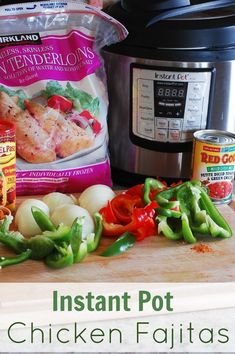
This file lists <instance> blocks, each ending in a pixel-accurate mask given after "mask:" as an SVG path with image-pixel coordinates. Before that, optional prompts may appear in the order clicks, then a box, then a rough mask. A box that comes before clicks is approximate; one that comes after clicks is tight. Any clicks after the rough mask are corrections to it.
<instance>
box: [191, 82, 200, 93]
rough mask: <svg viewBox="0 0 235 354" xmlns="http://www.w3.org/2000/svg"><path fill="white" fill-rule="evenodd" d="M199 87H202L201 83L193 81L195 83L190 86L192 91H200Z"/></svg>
mask: <svg viewBox="0 0 235 354" xmlns="http://www.w3.org/2000/svg"><path fill="white" fill-rule="evenodd" d="M201 88H202V85H201V84H199V83H198V82H197V83H195V84H194V85H193V87H192V89H193V91H194V92H200V91H201Z"/></svg>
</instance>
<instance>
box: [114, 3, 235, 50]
mask: <svg viewBox="0 0 235 354" xmlns="http://www.w3.org/2000/svg"><path fill="white" fill-rule="evenodd" d="M148 2H149V4H148V5H149V6H147V7H146V3H148ZM170 4H171V7H170ZM172 6H173V8H172ZM163 7H165V8H164V9H163ZM108 12H109V14H110V15H111V16H113V17H114V18H117V19H118V20H119V21H120V22H122V23H123V24H124V25H125V26H126V27H127V29H128V31H129V36H128V37H127V39H126V40H125V41H124V42H122V43H121V45H132V46H138V47H140V46H143V47H149V48H176V49H189V50H190V49H202V48H204V49H208V48H209V49H216V48H231V47H235V0H214V1H199V0H191V1H190V4H187V1H184V0H182V2H181V1H180V0H178V1H177V0H176V1H174V0H171V1H168V0H159V1H157V0H155V1H154V0H148V1H143V0H122V1H121V2H119V3H117V4H115V5H113V6H112V7H111V8H110V9H109V11H108Z"/></svg>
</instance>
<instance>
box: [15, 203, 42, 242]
mask: <svg viewBox="0 0 235 354" xmlns="http://www.w3.org/2000/svg"><path fill="white" fill-rule="evenodd" d="M32 206H36V207H38V208H40V209H41V210H42V211H43V212H44V213H45V214H47V215H49V208H48V206H47V205H46V204H45V203H44V202H43V201H41V200H38V199H33V198H31V199H26V200H25V201H23V202H22V203H21V204H20V206H19V207H18V209H17V212H16V215H15V224H16V226H17V228H18V230H19V232H20V233H22V234H23V235H24V236H27V237H28V236H35V235H38V234H41V233H42V231H41V230H40V228H39V226H38V225H37V223H36V221H35V220H34V217H33V215H32V212H31V208H32Z"/></svg>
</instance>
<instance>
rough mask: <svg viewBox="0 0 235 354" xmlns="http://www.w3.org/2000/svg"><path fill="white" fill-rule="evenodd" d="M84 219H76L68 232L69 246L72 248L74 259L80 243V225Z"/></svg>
mask: <svg viewBox="0 0 235 354" xmlns="http://www.w3.org/2000/svg"><path fill="white" fill-rule="evenodd" d="M83 223H84V218H76V219H75V220H74V222H73V224H72V226H71V230H70V244H71V247H72V251H73V255H74V257H76V255H77V253H78V251H79V247H80V245H81V243H82V225H83Z"/></svg>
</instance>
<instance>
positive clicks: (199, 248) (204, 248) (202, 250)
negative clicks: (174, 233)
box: [191, 243, 214, 253]
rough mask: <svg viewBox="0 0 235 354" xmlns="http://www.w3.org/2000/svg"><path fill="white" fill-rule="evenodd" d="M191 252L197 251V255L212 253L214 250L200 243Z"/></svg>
mask: <svg viewBox="0 0 235 354" xmlns="http://www.w3.org/2000/svg"><path fill="white" fill-rule="evenodd" d="M191 250H193V251H196V252H197V253H212V252H214V250H213V248H211V247H209V246H208V245H206V244H204V243H198V244H197V245H195V246H193V247H191Z"/></svg>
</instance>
